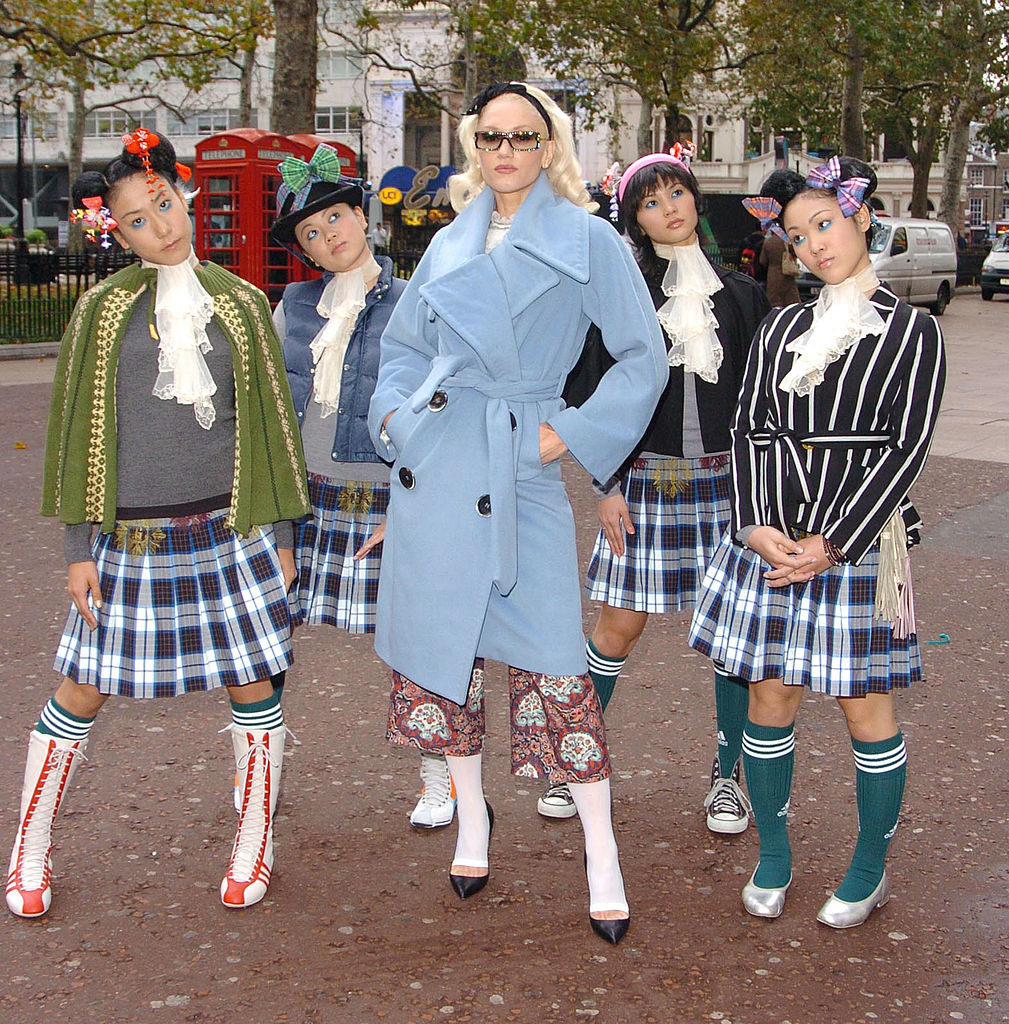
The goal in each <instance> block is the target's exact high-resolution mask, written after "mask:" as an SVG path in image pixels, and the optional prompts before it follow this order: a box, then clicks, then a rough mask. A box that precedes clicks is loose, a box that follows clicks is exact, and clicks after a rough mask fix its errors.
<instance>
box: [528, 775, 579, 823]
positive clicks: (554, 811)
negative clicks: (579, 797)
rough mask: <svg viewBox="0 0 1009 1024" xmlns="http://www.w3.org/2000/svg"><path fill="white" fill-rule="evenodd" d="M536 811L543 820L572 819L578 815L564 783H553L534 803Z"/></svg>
mask: <svg viewBox="0 0 1009 1024" xmlns="http://www.w3.org/2000/svg"><path fill="white" fill-rule="evenodd" d="M536 810H537V811H539V813H540V814H541V815H542V816H543V817H544V818H573V817H574V816H575V815H576V814H577V813H578V808H577V807H575V800H574V797H573V796H572V795H571V790H570V789H568V784H567V783H566V782H555V783H553V784H552V785H551V786H548V787H547V790H546V792H545V793H544V794H543V795H542V796H541V797H540V798H539V800H537V801H536Z"/></svg>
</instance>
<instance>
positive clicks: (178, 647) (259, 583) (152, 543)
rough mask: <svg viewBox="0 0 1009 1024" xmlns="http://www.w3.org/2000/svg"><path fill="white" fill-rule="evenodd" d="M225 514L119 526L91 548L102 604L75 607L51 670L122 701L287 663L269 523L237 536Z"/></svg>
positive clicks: (232, 682) (260, 674)
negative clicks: (90, 612)
mask: <svg viewBox="0 0 1009 1024" xmlns="http://www.w3.org/2000/svg"><path fill="white" fill-rule="evenodd" d="M226 520H227V512H226V511H221V512H211V513H206V514H203V515H197V516H187V517H185V518H181V519H144V520H130V521H123V522H117V523H116V526H115V529H114V530H112V531H111V532H109V533H99V534H98V535H97V537H96V538H95V540H94V542H93V543H92V546H91V550H92V554H93V556H94V559H95V563H96V565H97V567H98V579H99V582H100V586H101V592H102V607H101V609H100V610H99V611H98V612H97V613H96V615H97V618H98V628H97V629H96V630H94V631H93V632H92V630H91V629H90V628H89V627H88V625H87V623H86V622H85V621H84V619H83V618H82V617H81V614H80V612H78V611H77V609H76V607H71V609H70V614H69V615H68V616H67V622H66V625H65V626H64V628H63V636H62V637H61V639H60V644H59V649H58V650H57V652H56V661H55V664H54V665H53V667H54V668H55V669H56V671H57V672H59V673H60V674H61V675H65V676H68V677H69V678H70V679H72V680H73V681H74V682H76V683H88V684H90V685H92V686H97V687H98V689H99V690H100V691H101V692H102V693H108V694H117V695H119V696H123V697H175V696H178V695H179V694H182V693H189V692H192V691H199V690H211V689H215V688H217V687H220V686H243V685H245V684H246V683H253V682H256V681H257V680H262V679H269V678H270V676H271V675H273V674H274V673H277V672H282V671H283V670H284V669H286V668H288V667H289V666H290V664H291V627H290V613H289V611H288V605H287V594H286V593H285V591H284V577H283V572H282V570H281V566H280V560H279V558H278V556H277V550H276V547H275V546H274V540H273V527H272V526H263V527H258V528H253V531H252V533H251V534H250V535H249V536H248V537H244V538H243V537H239V536H237V535H236V534H234V533H233V532H232V531H231V529H230V528H229V527H228V526H227V525H226Z"/></svg>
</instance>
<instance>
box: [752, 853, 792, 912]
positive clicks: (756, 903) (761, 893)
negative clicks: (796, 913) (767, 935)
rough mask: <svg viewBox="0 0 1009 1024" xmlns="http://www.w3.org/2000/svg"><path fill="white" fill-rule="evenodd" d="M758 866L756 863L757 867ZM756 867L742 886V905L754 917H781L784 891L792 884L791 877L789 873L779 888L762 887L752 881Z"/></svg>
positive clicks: (783, 907) (783, 906)
mask: <svg viewBox="0 0 1009 1024" xmlns="http://www.w3.org/2000/svg"><path fill="white" fill-rule="evenodd" d="M759 867H760V865H759V864H758V865H757V868H759ZM757 868H754V869H753V874H752V875H750V880H749V881H748V882H747V883H746V885H744V886H743V906H744V907H745V908H746V912H747V913H748V914H753V916H754V917H781V912H782V911H783V910H784V909H785V893H786V892H788V887H789V886H790V885H791V884H792V877H791V875H789V877H788V881H787V882H786V883H785V884H784V885H783V886H781V888H779V889H762V888H761V887H760V886H759V885H754V882H753V879H754V876H755V875H756V874H757Z"/></svg>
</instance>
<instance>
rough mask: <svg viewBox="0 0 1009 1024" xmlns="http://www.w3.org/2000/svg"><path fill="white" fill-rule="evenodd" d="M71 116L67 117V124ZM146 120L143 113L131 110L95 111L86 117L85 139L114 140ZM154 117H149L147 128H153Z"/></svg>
mask: <svg viewBox="0 0 1009 1024" xmlns="http://www.w3.org/2000/svg"><path fill="white" fill-rule="evenodd" d="M71 117H72V115H71V114H68V115H67V123H68V125H69V119H70V118H71ZM144 120H145V116H144V114H143V113H142V112H141V111H129V110H93V111H92V112H91V113H90V114H86V115H85V117H84V137H85V138H86V139H114V138H116V137H118V136H120V135H122V134H123V133H124V132H129V131H132V130H133V129H134V128H136V127H137V125H139V124H141V123H142V122H143V121H144ZM152 121H153V116H148V117H147V122H148V123H147V127H149V128H153V127H154V125H153V124H152Z"/></svg>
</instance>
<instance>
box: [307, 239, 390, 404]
mask: <svg viewBox="0 0 1009 1024" xmlns="http://www.w3.org/2000/svg"><path fill="white" fill-rule="evenodd" d="M381 273H382V268H381V267H380V266H379V265H378V263H377V261H376V260H375V258H374V257H373V256H369V257H368V259H367V261H366V262H365V263H363V264H362V265H361V266H359V267H355V268H354V269H353V270H347V271H344V272H343V273H342V274H334V275H333V276H332V277H331V278H330V280H329V281H327V282H326V287H325V288H323V289H322V295H320V296H319V301H318V302H317V303H316V306H315V310H316V312H317V313H318V314H319V316H321V317H322V318H323V319H324V320H325V321H326V322H325V323H324V324H323V325H322V327H320V328H319V332H318V334H316V336H315V338H313V339H312V344H311V349H312V358H313V360H314V361H315V379H314V381H313V386H312V397H313V398H314V400H315V401H316V402H318V403H319V404H320V405H321V406H322V413H321V415H322V418H323V419H325V418H326V417H327V416H331V415H332V414H333V413H334V412H336V410H337V407H338V406H339V404H340V385H341V382H342V381H343V360H344V356H345V355H346V354H347V347H348V346H349V345H350V338H351V335H352V334H353V333H354V327H355V325H356V324H357V318H358V316H360V314H361V310H362V309H364V306H365V301H366V299H367V296H368V282H369V281H373V280H375V279H376V278H377V277H378V276H379V274H381Z"/></svg>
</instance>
